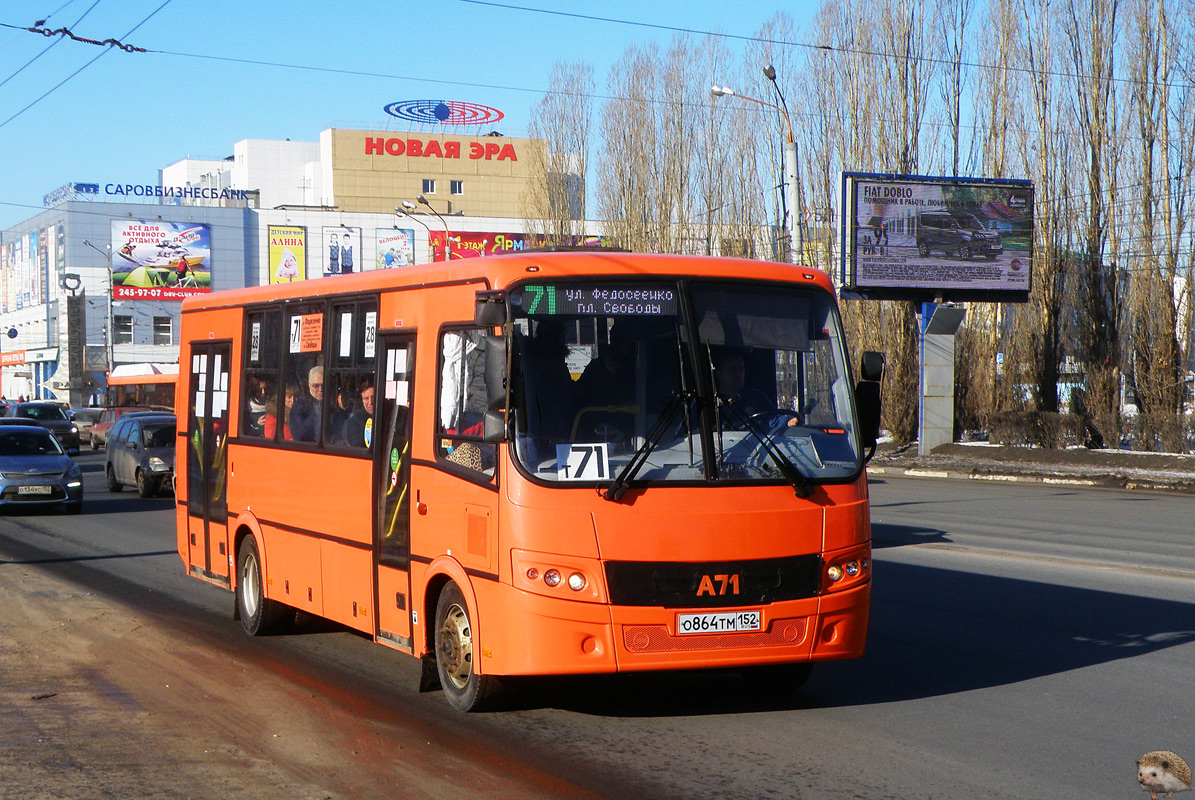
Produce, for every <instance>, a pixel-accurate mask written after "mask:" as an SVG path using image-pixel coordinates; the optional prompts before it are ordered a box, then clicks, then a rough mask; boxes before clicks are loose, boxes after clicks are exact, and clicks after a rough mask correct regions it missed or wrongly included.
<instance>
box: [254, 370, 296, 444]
mask: <svg viewBox="0 0 1195 800" xmlns="http://www.w3.org/2000/svg"><path fill="white" fill-rule="evenodd" d="M298 397H299V387H298V386H296V385H295V384H293V383H288V384H287V385H286V400H285V401H284V404H283V410H282V438H283V439H285V440H287V441H290V440H292V439H294V438H295V437H294V436H292V435H291V430H290V416H291V411H293V410H294V407H295V401H296V400H297V399H298ZM261 428H262V431H261V432H262V435H263V436H265V437H266V438H267V439H273V438H274V434H275V433H276V432H277V430H278V417H277V416H276V415H275V414H274V410H273V408H271V409H270V410H269V411H267V412H266V415H265V417H264V418H263V419H262V426H261Z"/></svg>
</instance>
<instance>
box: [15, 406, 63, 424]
mask: <svg viewBox="0 0 1195 800" xmlns="http://www.w3.org/2000/svg"><path fill="white" fill-rule="evenodd" d="M17 416H21V417H26V418H28V419H36V420H38V421H43V420H46V421H53V420H64V419H67V416H66V412H65V411H63V410H62V409H61V408H59V407H58V406H50V405H46V406H21V408H20V410H18V411H17Z"/></svg>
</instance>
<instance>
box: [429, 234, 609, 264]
mask: <svg viewBox="0 0 1195 800" xmlns="http://www.w3.org/2000/svg"><path fill="white" fill-rule="evenodd" d="M543 241H544V237H543V236H541V235H540V234H537V233H494V232H492V231H488V232H487V231H452V232H451V235H448V234H446V233H445V232H444V231H434V230H433V231H430V232H429V233H428V238H427V242H428V247H430V248H431V251H432V261H447V260H448V257H449V256H451V257H452V258H453V259H454V260H455V259H458V258H476V257H478V256H492V255H498V254H500V253H512V252H515V251H518V250H528V249H530V248H534V247H542V246H543ZM607 241H608V240H605V241H604V240H603V239H602V237H600V236H576V237H574V239H573V244H574V245H575V246H577V247H601V246H603V245H604V244H606V243H607Z"/></svg>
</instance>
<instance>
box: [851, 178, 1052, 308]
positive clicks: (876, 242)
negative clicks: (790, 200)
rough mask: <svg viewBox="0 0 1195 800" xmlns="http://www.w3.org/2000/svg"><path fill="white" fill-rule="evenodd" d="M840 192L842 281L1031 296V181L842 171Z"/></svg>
mask: <svg viewBox="0 0 1195 800" xmlns="http://www.w3.org/2000/svg"><path fill="white" fill-rule="evenodd" d="M843 191H844V197H843V201H844V207H845V208H846V209H847V213H846V214H844V215H843V226H844V230H843V231H842V237H843V284H844V286H846V287H848V288H850V289H854V290H856V291H858V292H860V293H862V294H865V295H867V296H871V297H877V298H881V297H885V296H890V297H897V296H909V295H910V294H917V293H924V294H933V295H942V294H945V295H948V296H949V297H954V298H956V299H981V298H983V299H996V300H1004V301H1016V300H1025V299H1027V298H1028V293H1029V285H1030V284H1029V280H1030V273H1031V267H1032V244H1033V184H1032V183H1030V182H1028V181H1005V180H986V179H971V178H929V177H922V176H916V175H896V176H892V175H886V176H881V175H866V174H858V173H845V174H844V180H843ZM949 297H947V299H949Z"/></svg>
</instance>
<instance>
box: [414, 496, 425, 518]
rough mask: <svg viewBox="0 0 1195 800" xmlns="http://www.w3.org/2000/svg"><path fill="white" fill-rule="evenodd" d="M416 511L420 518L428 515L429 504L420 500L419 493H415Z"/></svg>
mask: <svg viewBox="0 0 1195 800" xmlns="http://www.w3.org/2000/svg"><path fill="white" fill-rule="evenodd" d="M415 510H416V511H417V512H419V515H420V516H423V515H425V514H427V503H425V502H423V501H422V500H420V499H419V491H418V490H416V491H415Z"/></svg>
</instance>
